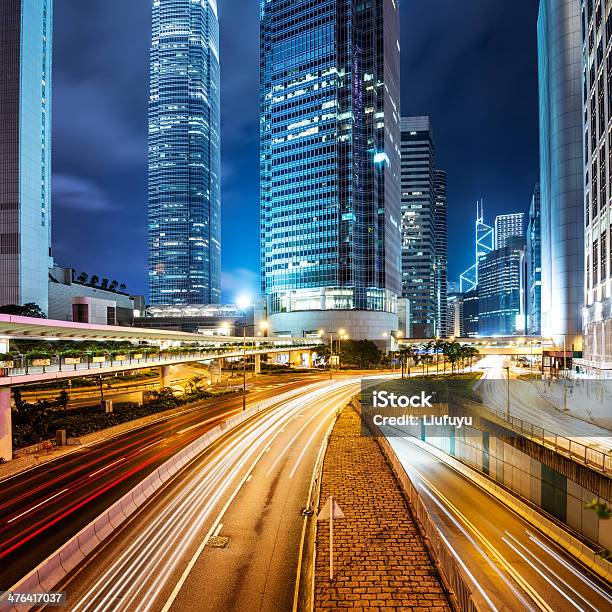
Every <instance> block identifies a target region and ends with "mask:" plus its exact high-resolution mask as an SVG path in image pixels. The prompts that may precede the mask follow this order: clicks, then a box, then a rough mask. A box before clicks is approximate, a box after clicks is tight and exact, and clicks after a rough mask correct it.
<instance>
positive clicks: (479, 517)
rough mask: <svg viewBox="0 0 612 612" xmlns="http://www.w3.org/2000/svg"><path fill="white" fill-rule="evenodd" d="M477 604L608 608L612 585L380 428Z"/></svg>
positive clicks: (553, 611) (551, 609)
mask: <svg viewBox="0 0 612 612" xmlns="http://www.w3.org/2000/svg"><path fill="white" fill-rule="evenodd" d="M383 429H384V432H385V434H387V435H388V436H389V438H388V439H389V442H390V443H391V445H392V446H393V449H394V450H395V452H396V453H397V455H398V457H399V458H400V460H401V462H402V465H403V466H404V468H405V469H406V472H407V473H408V475H409V476H410V478H411V479H412V481H413V483H414V484H415V486H417V489H418V490H419V492H420V493H421V495H422V498H423V501H424V502H425V505H426V506H427V508H428V510H429V512H430V513H431V514H432V515H433V518H434V521H435V523H436V524H437V526H438V527H439V528H440V530H441V531H442V534H443V535H444V536H445V538H446V539H447V540H448V542H449V543H450V545H451V546H452V548H453V552H454V555H455V557H456V558H457V559H459V560H460V564H462V565H463V566H464V567H465V568H466V569H467V571H468V572H469V573H470V575H471V577H472V578H471V585H470V586H471V587H472V589H473V591H474V592H475V594H476V596H477V597H478V598H479V599H480V601H481V603H482V605H483V606H484V607H483V609H490V610H545V611H546V612H557V611H559V612H567V611H568V610H574V609H575V610H581V611H583V610H584V611H590V610H593V611H596V610H606V609H607V610H610V609H612V591H611V590H610V588H609V585H604V584H603V583H601V582H600V581H599V579H598V578H596V577H595V576H594V575H592V574H591V573H590V572H589V571H588V570H587V569H586V568H583V567H582V566H581V565H580V563H578V562H577V561H575V560H574V559H573V558H571V557H570V556H569V555H567V554H566V553H565V552H564V551H563V550H562V549H561V548H559V547H558V546H557V545H556V544H555V543H554V542H553V541H552V540H550V539H548V538H547V537H546V536H544V535H542V534H541V533H540V532H538V531H537V530H536V529H534V528H533V527H532V526H531V525H529V524H528V523H527V522H526V521H524V520H523V519H521V518H520V517H519V516H518V515H517V514H515V513H514V512H512V511H511V510H509V509H508V508H506V507H505V506H504V505H503V504H501V502H499V501H498V500H497V499H495V498H494V497H492V496H491V495H489V494H488V493H486V492H485V491H484V490H482V489H481V488H479V487H478V486H476V485H474V484H472V483H471V482H470V481H469V480H468V479H467V478H464V477H463V476H461V475H460V474H459V473H458V472H456V471H455V470H453V469H452V468H451V467H449V466H447V465H446V464H445V463H444V462H442V461H441V460H440V459H438V458H436V457H434V456H433V455H431V454H429V453H428V452H427V451H426V450H423V449H422V448H420V447H419V446H417V445H416V444H419V442H417V443H416V444H415V443H413V442H412V441H411V439H410V438H409V437H401V434H402V432H401V431H400V430H397V429H395V428H386V427H385V428H383Z"/></svg>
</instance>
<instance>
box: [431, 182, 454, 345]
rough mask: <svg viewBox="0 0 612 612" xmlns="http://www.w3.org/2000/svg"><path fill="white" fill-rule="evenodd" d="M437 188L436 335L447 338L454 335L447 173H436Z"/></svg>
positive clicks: (435, 210) (435, 209)
mask: <svg viewBox="0 0 612 612" xmlns="http://www.w3.org/2000/svg"><path fill="white" fill-rule="evenodd" d="M434 187H435V208H434V212H435V214H434V219H435V231H436V269H435V300H436V335H437V336H441V337H443V338H446V337H447V336H449V335H452V334H453V332H451V331H450V330H449V325H450V324H449V321H448V309H447V306H446V302H447V294H448V196H447V188H446V187H447V178H446V172H444V171H443V170H436V171H435V172H434Z"/></svg>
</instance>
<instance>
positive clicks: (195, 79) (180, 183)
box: [149, 0, 221, 305]
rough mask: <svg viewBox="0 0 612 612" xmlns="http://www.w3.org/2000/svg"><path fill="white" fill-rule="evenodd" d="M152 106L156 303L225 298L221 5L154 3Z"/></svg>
mask: <svg viewBox="0 0 612 612" xmlns="http://www.w3.org/2000/svg"><path fill="white" fill-rule="evenodd" d="M152 31H153V37H152V44H151V53H150V72H151V75H150V101H149V301H150V303H151V304H152V305H161V304H177V305H180V304H183V305H185V304H208V303H212V304H215V303H218V302H219V300H220V296H221V220H220V217H221V203H220V175H219V167H220V139H219V132H220V118H219V107H220V92H219V21H218V16H217V2H216V0H200V1H198V2H194V1H193V0H154V2H153V29H152Z"/></svg>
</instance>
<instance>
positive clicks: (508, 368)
mask: <svg viewBox="0 0 612 612" xmlns="http://www.w3.org/2000/svg"><path fill="white" fill-rule="evenodd" d="M506 376H507V378H508V385H507V389H508V397H507V404H506V412H507V420H508V421H510V367H509V366H507V367H506Z"/></svg>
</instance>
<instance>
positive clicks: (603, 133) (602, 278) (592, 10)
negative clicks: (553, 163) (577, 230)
mask: <svg viewBox="0 0 612 612" xmlns="http://www.w3.org/2000/svg"><path fill="white" fill-rule="evenodd" d="M604 9H605V11H604ZM576 12H578V8H576ZM581 20H582V48H583V53H582V58H583V65H582V68H583V70H582V79H583V89H582V95H583V98H582V102H583V117H584V125H583V126H582V127H583V133H584V140H585V141H584V161H585V164H584V168H583V175H582V176H583V180H584V185H585V194H584V222H585V224H586V229H585V231H584V261H585V309H584V312H583V323H584V359H585V362H586V365H587V367H588V368H589V369H594V370H600V371H603V370H607V372H608V373H607V376H609V372H610V370H611V369H612V265H611V259H612V203H611V202H612V132H611V131H610V128H611V127H612V91H611V89H612V52H611V50H610V41H611V40H612V15H611V14H610V7H609V6H607V5H606V6H605V7H604V3H603V2H599V3H593V2H582V14H581Z"/></svg>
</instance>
